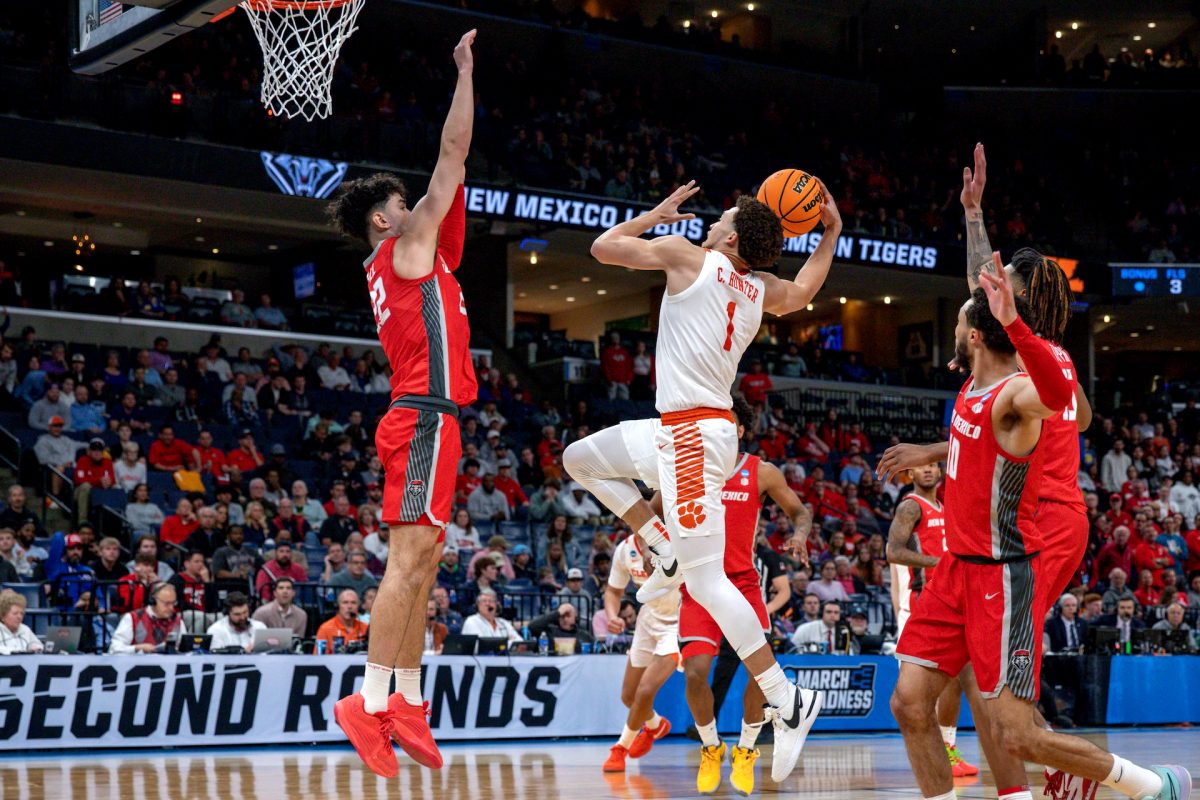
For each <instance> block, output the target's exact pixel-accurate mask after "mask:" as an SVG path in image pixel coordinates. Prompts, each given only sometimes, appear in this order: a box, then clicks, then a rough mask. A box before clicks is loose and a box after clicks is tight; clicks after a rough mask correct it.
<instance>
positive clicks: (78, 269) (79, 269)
mask: <svg viewBox="0 0 1200 800" xmlns="http://www.w3.org/2000/svg"><path fill="white" fill-rule="evenodd" d="M75 271H76V272H83V264H76V265H75Z"/></svg>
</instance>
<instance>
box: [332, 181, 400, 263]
mask: <svg viewBox="0 0 1200 800" xmlns="http://www.w3.org/2000/svg"><path fill="white" fill-rule="evenodd" d="M394 194H398V195H400V197H401V198H403V199H407V197H408V190H407V189H406V188H405V187H404V181H402V180H400V179H399V178H397V177H396V176H395V175H390V174H388V173H386V172H377V173H375V174H374V175H371V176H369V177H366V178H359V179H358V180H354V181H346V182H345V183H343V184H342V188H341V189H340V190H339V191H338V193H337V196H336V197H334V199H333V200H332V201H331V202H330V203H329V205H328V206H326V207H325V211H326V213H327V214H328V215H329V219H330V220H331V221H332V222H333V225H334V227H335V228H337V229H338V231H339V232H340V233H341V234H342V235H343V236H352V237H354V238H355V239H359V240H361V241H363V242H366V243H367V244H368V245H369V244H370V243H371V240H370V239H369V238H368V237H367V227H368V226H367V219H368V218H369V217H370V216H371V212H373V211H375V209H377V208H379V207H380V206H382V205H384V204H386V203H387V201H388V200H389V199H391V196H392V195H394Z"/></svg>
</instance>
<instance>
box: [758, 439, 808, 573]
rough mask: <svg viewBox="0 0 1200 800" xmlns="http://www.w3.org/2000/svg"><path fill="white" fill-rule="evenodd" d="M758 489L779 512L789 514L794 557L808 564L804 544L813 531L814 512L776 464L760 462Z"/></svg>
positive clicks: (790, 543)
mask: <svg viewBox="0 0 1200 800" xmlns="http://www.w3.org/2000/svg"><path fill="white" fill-rule="evenodd" d="M758 488H759V490H760V491H762V492H763V493H765V494H766V495H767V496H768V497H770V498H771V499H772V500H774V501H775V504H776V505H778V506H779V510H780V511H782V512H783V513H784V514H787V518H788V519H790V520H791V521H792V538H791V540H790V542H789V546H790V547H791V550H792V556H793V557H795V558H799V559H800V560H801V561H802V562H804V563H808V550H807V548H806V547H805V544H804V542H805V540H806V539H808V533H809V531H811V530H812V524H813V518H812V512H811V511H809V510H808V507H807V506H805V505H804V501H802V500H801V499H800V498H799V496H797V494H796V492H795V491H793V490H792V487H790V486H788V484H787V479H786V478H784V477H783V473H782V472H780V471H779V467H776V466H775V465H774V464H769V463H767V462H766V461H759V462H758Z"/></svg>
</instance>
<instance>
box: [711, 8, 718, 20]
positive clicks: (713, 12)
mask: <svg viewBox="0 0 1200 800" xmlns="http://www.w3.org/2000/svg"><path fill="white" fill-rule="evenodd" d="M718 16H720V14H719V13H718V12H717V10H716V9H715V8H714V9H713V10H712V18H713V19H716V18H717V17H718Z"/></svg>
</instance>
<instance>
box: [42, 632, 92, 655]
mask: <svg viewBox="0 0 1200 800" xmlns="http://www.w3.org/2000/svg"><path fill="white" fill-rule="evenodd" d="M82 633H83V628H80V627H77V626H72V625H60V626H57V627H52V628H50V629H49V630H47V631H46V639H45V645H46V652H47V653H70V654H71V655H75V654H76V653H78V652H79V637H80V635H81V634H82Z"/></svg>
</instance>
